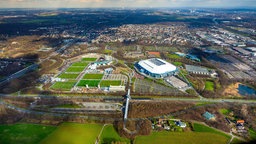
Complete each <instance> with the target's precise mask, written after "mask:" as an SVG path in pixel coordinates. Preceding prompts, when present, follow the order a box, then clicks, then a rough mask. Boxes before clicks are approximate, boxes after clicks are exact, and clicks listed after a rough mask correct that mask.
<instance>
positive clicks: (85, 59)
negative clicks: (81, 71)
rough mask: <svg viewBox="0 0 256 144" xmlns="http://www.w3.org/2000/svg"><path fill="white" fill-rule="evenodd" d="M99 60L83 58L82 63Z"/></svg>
mask: <svg viewBox="0 0 256 144" xmlns="http://www.w3.org/2000/svg"><path fill="white" fill-rule="evenodd" d="M96 60H97V58H82V61H96Z"/></svg>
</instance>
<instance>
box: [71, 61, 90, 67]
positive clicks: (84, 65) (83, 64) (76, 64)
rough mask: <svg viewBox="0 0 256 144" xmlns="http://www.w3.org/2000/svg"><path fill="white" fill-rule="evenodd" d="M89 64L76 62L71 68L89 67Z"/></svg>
mask: <svg viewBox="0 0 256 144" xmlns="http://www.w3.org/2000/svg"><path fill="white" fill-rule="evenodd" d="M88 65H89V63H87V62H75V63H73V64H72V65H71V67H74V66H77V67H87V66H88Z"/></svg>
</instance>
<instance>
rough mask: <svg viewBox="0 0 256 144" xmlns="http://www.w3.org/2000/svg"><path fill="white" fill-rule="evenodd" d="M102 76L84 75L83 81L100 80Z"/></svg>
mask: <svg viewBox="0 0 256 144" xmlns="http://www.w3.org/2000/svg"><path fill="white" fill-rule="evenodd" d="M102 77H103V74H85V75H84V77H83V79H102Z"/></svg>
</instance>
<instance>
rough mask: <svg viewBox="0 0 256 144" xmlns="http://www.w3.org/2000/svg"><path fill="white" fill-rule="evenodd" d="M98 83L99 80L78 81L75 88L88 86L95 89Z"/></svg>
mask: <svg viewBox="0 0 256 144" xmlns="http://www.w3.org/2000/svg"><path fill="white" fill-rule="evenodd" d="M99 83H100V80H80V81H79V83H78V85H77V86H81V87H82V86H86V85H88V86H89V87H97V86H98V84H99Z"/></svg>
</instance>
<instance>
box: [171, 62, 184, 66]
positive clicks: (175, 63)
mask: <svg viewBox="0 0 256 144" xmlns="http://www.w3.org/2000/svg"><path fill="white" fill-rule="evenodd" d="M172 64H174V65H175V66H182V62H173V63H172Z"/></svg>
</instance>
